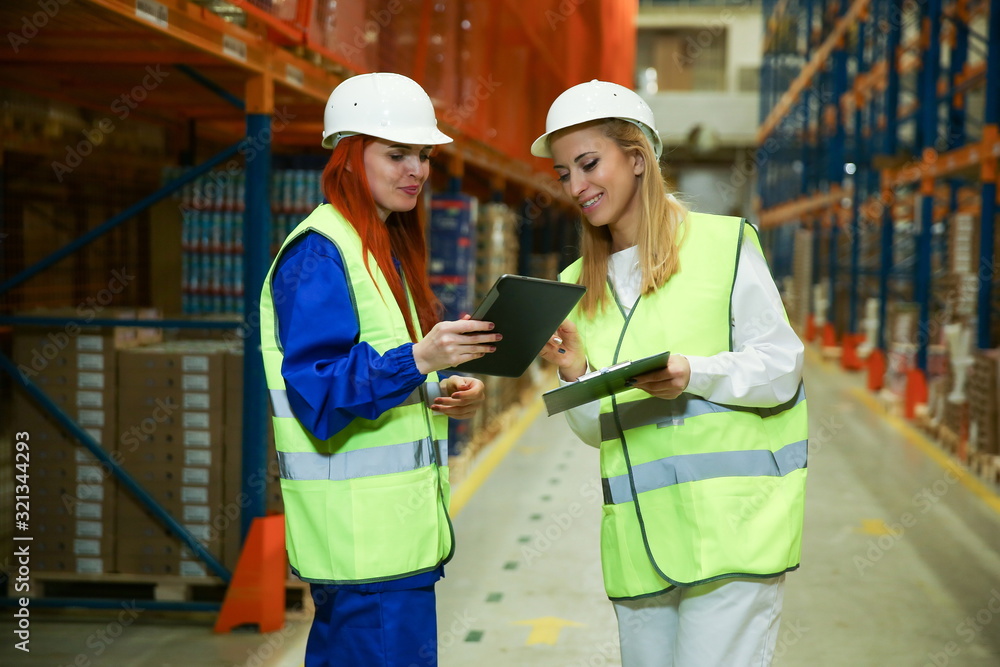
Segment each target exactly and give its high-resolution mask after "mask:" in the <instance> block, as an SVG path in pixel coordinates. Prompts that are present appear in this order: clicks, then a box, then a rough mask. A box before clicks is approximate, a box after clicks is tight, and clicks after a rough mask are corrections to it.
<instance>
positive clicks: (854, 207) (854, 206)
mask: <svg viewBox="0 0 1000 667" xmlns="http://www.w3.org/2000/svg"><path fill="white" fill-rule="evenodd" d="M865 27H866V26H865V23H864V22H862V23H860V24H859V25H858V52H857V60H858V62H857V76H860V75H862V74H864V73H865V72H866V71H867V67H866V66H865ZM860 97H861V96H860V95H858V96H856V97H855V99H854V169H855V171H854V174H853V175H852V176H851V181H852V182H853V183H854V192H853V193H852V195H851V289H850V292H849V294H848V314H847V332H848V333H850V334H852V335H853V334H855V333H857V331H858V291H859V290H860V285H859V284H858V275H859V273H860V269H861V225H860V224H859V216H860V213H859V207H860V204H861V199H862V193H863V192H864V190H865V188H864V187H862V186H864V185H867V183H866V175H867V173H868V171H867V170H868V164H867V161H866V160H865V136H864V132H863V131H862V129H863V127H864V116H863V113H864V105H863V104H862V103H861V99H860Z"/></svg>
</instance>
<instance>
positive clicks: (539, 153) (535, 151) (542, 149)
mask: <svg viewBox="0 0 1000 667" xmlns="http://www.w3.org/2000/svg"><path fill="white" fill-rule="evenodd" d="M610 118H620V117H618V116H611V117H610ZM594 120H603V119H601V118H595V119H594ZM620 120H626V121H628V122H630V123H632V124H633V125H637V126H638V127H639V129H641V130H642V132H643V134H645V135H646V138H647V139H648V140H649V142H650V144H651V145H652V148H653V154H655V155H656V159H657V160H659V159H660V156H661V155H662V154H663V140H662V139H660V137H659V135H657V136H656V140H655V141H654V140H653V138H652V136H650V135H651V134H652V130H651V129H649V128H648V127H646V125H645V123H642V122H641V121H637V120H635V119H634V118H620ZM589 122H593V121H589V120H588V121H582V122H580V123H576V125H583V124H584V123H589ZM576 125H569V126H567V127H561V128H559V129H558V130H553V131H552V132H546V133H545V134H543V135H542V136H540V137H538V138H537V139H535V141H534V142H533V143H532V144H531V154H532V155H534V156H535V157H547V158H551V157H552V149H551V148H550V147H549V137H550V136H552V135H553V134H555V133H556V132H560V131H562V130H566V129H569V128H571V127H576Z"/></svg>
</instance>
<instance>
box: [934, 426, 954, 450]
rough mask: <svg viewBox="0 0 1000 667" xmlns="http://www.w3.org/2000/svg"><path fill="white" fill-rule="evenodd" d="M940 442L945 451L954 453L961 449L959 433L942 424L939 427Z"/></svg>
mask: <svg viewBox="0 0 1000 667" xmlns="http://www.w3.org/2000/svg"><path fill="white" fill-rule="evenodd" d="M937 437H938V442H940V443H941V446H942V447H943V448H944V450H945V451H947V452H951V453H952V454H957V453H958V449H959V435H958V433H955V432H954V431H952V430H951V429H950V428H948V427H947V426H942V427H941V428H939V429H938V436H937Z"/></svg>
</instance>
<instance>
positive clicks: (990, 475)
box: [969, 452, 1000, 484]
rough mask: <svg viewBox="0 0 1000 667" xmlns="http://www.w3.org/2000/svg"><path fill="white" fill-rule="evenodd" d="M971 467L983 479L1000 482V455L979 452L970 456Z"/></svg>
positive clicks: (994, 482)
mask: <svg viewBox="0 0 1000 667" xmlns="http://www.w3.org/2000/svg"><path fill="white" fill-rule="evenodd" d="M969 467H970V468H971V469H972V471H973V472H974V473H976V474H977V475H978V476H979V478H980V479H982V480H983V481H985V482H989V483H990V484H1000V456H997V455H996V454H983V453H981V452H977V453H975V454H973V455H972V456H971V457H970V460H969Z"/></svg>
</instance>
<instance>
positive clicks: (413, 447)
mask: <svg viewBox="0 0 1000 667" xmlns="http://www.w3.org/2000/svg"><path fill="white" fill-rule="evenodd" d="M435 445H436V446H437V458H436V459H435V457H434V450H433V448H432V444H431V439H430V438H424V439H423V440H419V441H417V442H404V443H402V444H399V445H384V446H382V447H368V448H366V449H356V450H352V451H348V452H337V453H336V454H322V453H320V452H280V451H279V452H278V467H279V468H280V471H281V478H282V479H289V480H296V481H306V480H309V481H315V480H331V481H334V482H341V481H344V480H347V479H357V478H359V477H371V476H373V475H391V474H392V473H396V472H409V471H411V470H418V469H419V468H423V467H426V466H429V465H433V464H435V463H439V462H443V464H447V462H448V441H447V440H438V441H437V442H436V443H435Z"/></svg>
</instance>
